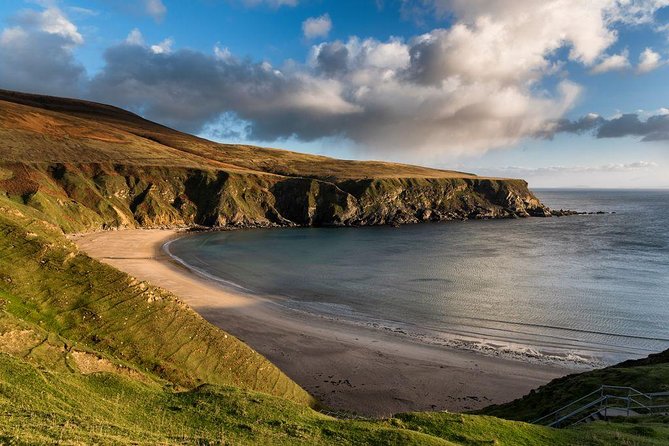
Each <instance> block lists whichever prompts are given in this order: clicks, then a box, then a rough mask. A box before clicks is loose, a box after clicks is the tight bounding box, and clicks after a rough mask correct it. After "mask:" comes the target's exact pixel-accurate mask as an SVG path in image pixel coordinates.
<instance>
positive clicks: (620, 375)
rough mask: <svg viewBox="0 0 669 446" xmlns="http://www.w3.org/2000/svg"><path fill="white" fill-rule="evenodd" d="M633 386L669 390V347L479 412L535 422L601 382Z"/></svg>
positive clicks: (558, 381) (553, 383)
mask: <svg viewBox="0 0 669 446" xmlns="http://www.w3.org/2000/svg"><path fill="white" fill-rule="evenodd" d="M603 384H604V385H609V386H625V387H632V388H634V389H636V390H638V391H640V392H649V393H651V392H669V350H667V351H664V352H662V353H657V354H654V355H650V356H649V357H648V358H645V359H639V360H632V361H625V362H623V363H620V364H617V365H615V366H612V367H606V368H603V369H598V370H593V371H591V372H585V373H578V374H573V375H568V376H564V377H562V378H557V379H555V380H553V381H551V382H550V383H548V384H546V385H545V386H542V387H539V388H538V389H537V390H533V391H531V392H530V393H529V394H528V395H526V396H524V397H523V398H520V399H518V400H515V401H512V402H510V403H507V404H501V405H495V406H490V407H488V408H486V409H483V410H482V411H479V412H478V413H483V414H487V415H494V416H497V417H501V418H506V419H510V420H522V421H532V420H535V419H537V418H539V417H541V416H543V415H546V414H548V413H551V412H552V411H554V410H557V409H559V408H560V407H562V406H564V405H566V404H568V403H570V402H571V401H573V400H575V399H577V398H580V397H582V396H585V395H587V394H588V393H590V392H593V391H595V390H597V389H598V388H599V387H600V386H601V385H603Z"/></svg>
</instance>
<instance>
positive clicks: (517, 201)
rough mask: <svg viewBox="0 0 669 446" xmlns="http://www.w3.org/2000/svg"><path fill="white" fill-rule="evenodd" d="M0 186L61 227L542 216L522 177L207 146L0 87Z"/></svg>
mask: <svg viewBox="0 0 669 446" xmlns="http://www.w3.org/2000/svg"><path fill="white" fill-rule="evenodd" d="M0 193H4V194H5V195H6V196H9V197H11V198H12V199H13V200H16V201H17V202H20V203H23V204H26V205H28V206H31V207H34V208H36V209H39V210H43V211H44V212H45V214H46V215H47V216H48V217H49V218H50V219H52V220H54V221H55V222H56V223H57V224H58V225H59V226H61V227H63V228H64V229H65V230H67V231H81V230H90V229H100V228H105V227H136V226H142V227H147V226H161V225H194V224H198V225H205V226H229V225H234V226H270V225H337V226H339V225H370V224H389V223H390V224H400V223H415V222H419V221H433V220H452V219H463V218H509V217H517V216H528V215H540V216H545V215H549V210H548V209H547V208H546V207H545V206H543V205H542V204H541V203H540V202H539V200H538V199H537V198H536V197H535V196H534V195H533V194H532V193H531V192H530V191H529V190H528V188H527V183H525V182H524V181H523V180H511V179H496V178H482V177H478V176H476V175H473V174H468V173H462V172H454V171H446V170H437V169H428V168H423V167H417V166H409V165H405V164H393V163H384V162H360V161H345V160H336V159H332V158H327V157H323V156H315V155H306V154H299V153H295V152H289V151H283V150H276V149H267V148H260V147H249V146H241V145H230V144H218V143H214V142H211V141H206V140H204V139H201V138H197V137H194V136H191V135H187V134H184V133H180V132H177V131H175V130H172V129H169V128H166V127H163V126H161V125H158V124H155V123H152V122H149V121H146V120H144V119H142V118H140V117H138V116H136V115H134V114H132V113H129V112H126V111H124V110H120V109H117V108H114V107H110V106H106V105H101V104H94V103H90V102H85V101H77V100H69V99H62V98H52V97H45V96H35V95H27V94H22V93H15V92H7V91H2V90H0Z"/></svg>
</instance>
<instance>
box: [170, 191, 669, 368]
mask: <svg viewBox="0 0 669 446" xmlns="http://www.w3.org/2000/svg"><path fill="white" fill-rule="evenodd" d="M537 195H538V196H539V197H540V198H541V199H542V201H543V202H544V203H545V204H546V205H548V206H549V207H551V208H554V209H560V208H564V209H573V210H578V211H586V212H595V211H604V212H607V213H606V214H599V215H578V216H570V217H559V218H557V217H552V218H527V219H517V220H491V221H466V222H459V221H458V222H445V223H428V224H419V225H408V226H403V227H400V228H392V227H366V228H294V229H269V230H240V231H229V232H215V233H202V234H197V235H193V236H189V237H185V238H182V239H179V240H177V241H176V242H173V243H172V244H171V245H170V252H171V253H172V254H174V255H175V256H177V257H179V258H180V259H181V260H183V261H184V262H185V263H187V264H188V265H190V266H192V267H193V268H195V269H197V270H200V271H202V272H204V273H206V274H208V275H210V276H213V277H216V278H219V279H221V281H222V282H223V283H227V284H229V285H231V286H236V287H238V288H239V289H242V290H245V291H247V292H252V293H257V294H261V295H263V296H269V297H270V299H272V300H273V301H274V302H276V303H278V304H280V305H283V306H285V307H288V308H290V309H292V310H295V311H300V312H306V313H311V314H313V315H315V316H318V317H324V318H329V319H334V320H338V321H340V323H341V324H358V325H365V326H368V327H369V328H370V329H374V330H384V331H390V332H393V333H395V334H397V336H406V337H407V338H411V339H410V340H412V341H419V342H427V343H431V344H439V345H445V346H451V347H456V348H465V349H474V350H478V351H481V352H483V353H485V354H490V355H501V356H510V357H516V358H519V359H524V360H531V361H565V362H568V363H572V364H583V365H586V366H590V365H599V364H609V363H613V362H617V361H620V360H623V359H628V358H637V357H642V356H646V355H648V354H649V353H653V352H658V351H662V350H664V349H667V348H669V191H666V190H665V191H660V190H655V191H651V190H643V191H642V190H635V191H629V190H617V191H612V190H539V191H537Z"/></svg>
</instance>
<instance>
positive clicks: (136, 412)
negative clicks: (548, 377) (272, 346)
mask: <svg viewBox="0 0 669 446" xmlns="http://www.w3.org/2000/svg"><path fill="white" fill-rule="evenodd" d="M39 364H40V362H38V361H35V360H34V359H33V358H28V359H19V358H15V357H12V356H9V355H6V354H3V353H0V420H2V422H0V444H2V443H6V444H53V443H54V442H59V443H60V444H82V445H83V444H199V445H202V444H207V445H209V444H268V445H269V444H272V445H274V444H276V445H291V444H305V445H321V444H322V445H358V444H369V445H387V444H397V445H453V444H458V445H472V446H473V445H477V446H478V445H487V444H495V445H509V446H511V445H513V446H521V445H527V446H531V445H555V446H560V445H602V446H604V445H611V444H629V445H661V444H666V442H667V441H669V425H667V423H666V420H662V419H654V420H651V421H648V422H645V423H643V424H639V423H613V424H612V423H609V424H604V423H594V424H592V425H588V426H585V427H583V428H579V429H564V430H556V429H549V428H544V427H540V426H533V425H529V424H525V423H520V422H512V421H506V420H501V419H498V418H493V417H485V416H473V415H461V414H449V413H410V414H400V415H397V416H396V417H394V418H391V419H386V420H338V419H335V418H332V417H329V416H326V415H323V414H320V413H318V412H315V411H313V410H312V409H310V408H308V407H305V406H302V405H298V404H296V403H294V402H291V401H288V400H285V399H281V398H278V397H273V396H269V395H267V394H263V393H257V392H252V391H244V390H240V389H239V388H234V387H225V386H213V385H203V386H199V387H197V388H195V389H192V390H188V391H182V392H175V391H174V390H173V389H171V388H169V386H165V385H163V386H161V385H160V384H158V383H153V382H149V383H145V382H139V381H137V380H132V379H129V378H128V377H125V376H123V375H118V374H113V373H94V374H89V375H82V374H79V373H76V372H68V371H64V370H61V371H53V370H50V369H46V368H44V367H40V365H39Z"/></svg>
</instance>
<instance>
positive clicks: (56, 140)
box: [0, 92, 669, 445]
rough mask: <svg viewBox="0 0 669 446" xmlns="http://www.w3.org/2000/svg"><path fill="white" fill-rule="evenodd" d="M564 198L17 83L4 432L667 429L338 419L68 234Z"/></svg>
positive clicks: (136, 436) (137, 439)
mask: <svg viewBox="0 0 669 446" xmlns="http://www.w3.org/2000/svg"><path fill="white" fill-rule="evenodd" d="M547 212H548V210H547V209H546V208H545V207H543V205H541V203H539V201H538V200H537V199H536V198H535V197H534V196H533V195H532V194H531V192H529V191H528V190H527V185H526V184H525V183H524V182H523V181H522V180H503V179H485V178H479V177H476V176H474V175H470V174H463V173H458V172H448V171H439V170H431V169H424V168H420V167H413V166H404V165H396V164H389V163H361V162H352V161H337V160H333V159H330V158H324V157H316V156H310V155H301V154H296V153H291V152H284V151H278V150H273V149H261V148H254V147H245V146H229V145H221V144H215V143H212V142H208V141H205V140H202V139H199V138H195V137H192V136H189V135H185V134H182V133H179V132H175V131H173V130H170V129H167V128H165V127H162V126H160V125H158V124H154V123H150V122H148V121H145V120H143V119H142V118H140V117H138V116H136V115H133V114H130V113H128V112H125V111H122V110H119V109H115V108H113V107H108V106H104V105H100V104H91V103H87V102H83V101H74V100H65V99H58V98H46V97H40V96H31V95H25V94H19V93H12V92H0V420H1V421H0V444H31V445H32V444H54V443H57V444H74V445H80V444H81V445H84V444H199V445H205V444H206V445H209V444H212V445H213V444H258V443H261V444H309V445H312V444H331V445H342V444H344V445H345V444H351V445H353V444H356V445H357V444H378V445H385V444H403V445H404V444H407V445H410V444H416V445H417V444H421V445H424V444H434V445H454V444H457V445H480V444H499V445H544V444H545V445H573V444H581V445H609V444H635V445H636V444H639V445H661V444H667V442H669V427H667V424H666V421H665V420H663V419H661V418H654V419H645V420H642V421H640V422H629V423H612V424H604V423H593V424H590V425H587V426H583V427H579V428H575V429H564V430H556V429H549V428H545V427H541V426H534V425H530V424H527V423H523V422H518V421H509V420H504V419H500V418H495V417H492V416H481V415H468V414H450V413H410V414H399V415H396V416H394V417H392V418H389V419H383V420H371V419H358V418H356V419H350V417H347V416H343V417H340V418H335V417H332V416H329V415H326V414H324V413H322V412H318V411H317V410H316V409H319V404H318V402H317V401H315V400H314V399H313V398H312V397H311V396H310V395H309V394H308V393H307V392H305V391H304V390H303V389H301V388H300V387H299V386H298V385H297V384H295V383H294V382H293V381H292V380H290V379H289V378H288V377H287V376H286V375H285V374H284V373H282V372H281V371H280V370H279V369H277V368H276V367H275V366H274V365H272V364H271V363H270V362H269V361H267V360H266V359H265V358H263V357H262V356H261V355H259V354H258V353H257V352H255V351H253V350H252V349H251V348H250V347H248V346H247V345H245V344H244V343H242V342H241V341H239V340H238V339H236V338H234V337H233V336H231V335H229V334H228V333H225V332H224V331H221V330H219V329H217V328H215V327H213V326H212V325H210V324H209V323H208V322H206V321H205V320H204V319H202V318H201V317H200V316H199V315H198V314H196V313H195V312H194V311H192V310H191V309H190V308H189V307H188V306H186V305H185V304H184V303H182V302H181V301H180V300H179V299H178V297H177V296H174V295H172V294H170V293H169V292H167V291H165V290H163V289H161V288H159V287H158V286H156V285H160V284H149V283H145V282H140V281H138V280H136V279H134V278H132V277H130V276H128V275H126V274H124V273H122V272H120V271H118V270H115V269H114V268H111V267H109V266H107V265H104V264H102V263H100V262H98V261H96V260H94V259H92V258H90V257H88V256H86V255H84V254H83V253H81V252H79V251H78V250H77V248H76V246H75V245H74V244H72V243H71V242H70V241H68V239H67V238H66V237H65V233H68V232H76V231H84V230H96V229H100V228H109V227H138V226H144V227H148V226H157V225H193V224H201V225H217V226H225V225H241V226H244V225H262V226H267V225H293V224H314V225H315V224H324V225H325V224H328V225H354V224H382V223H402V222H414V221H419V220H424V219H426V220H432V219H436V220H439V219H449V218H483V217H510V216H526V215H530V214H532V215H545V214H547ZM661 358H664V357H661ZM665 363H666V361H665V360H664V359H661V360H658V359H657V358H654V359H649V360H647V362H646V363H633V364H632V365H631V366H630V365H629V364H627V365H626V364H622V365H621V366H620V367H621V369H620V370H623V371H624V372H623V375H620V376H618V375H617V374H618V371H616V370H615V369H613V368H610V369H605V371H603V372H592V374H585V375H582V376H581V378H579V377H578V376H576V377H569V378H568V379H566V381H557V382H555V383H552V384H550V385H549V386H547V388H554V389H559V388H564V383H569V382H571V381H569V379H573V380H579V379H585V381H584V382H585V383H586V384H588V383H589V382H595V381H596V380H597V379H606V380H608V382H607V383H608V384H616V383H618V382H620V383H622V382H623V381H624V382H625V383H630V384H633V385H637V386H641V385H643V383H644V382H646V381H648V385H649V386H650V385H651V384H652V386H656V385H659V384H661V383H662V382H666V379H665V376H666V375H665V373H666V364H665ZM628 369H629V370H631V372H630V373H627V370H628ZM596 373H605V374H607V375H606V376H598V375H596ZM621 376H624V380H623V379H622V378H621ZM619 378H620V379H619ZM551 386H553V387H551ZM583 388H585V384H584V385H583ZM573 390H574V391H579V392H580V390H581V387H578V388H576V389H573ZM537 394H541V395H548V396H547V397H545V398H544V397H542V399H541V401H540V402H539V403H541V404H539V403H538V402H537V401H535V400H531V399H529V400H528V399H524V400H519V401H517V402H514V403H511V404H510V405H506V406H503V407H498V408H491V409H490V411H491V413H493V412H494V413H495V414H496V415H500V416H504V417H508V418H518V419H527V418H528V416H529V414H531V412H532V411H534V410H536V408H537V407H540V408H542V409H541V410H543V407H544V406H546V407H548V405H549V403H551V404H552V402H555V398H554V396H551V395H555V394H556V393H550V394H549V393H546V392H545V391H544V390H541V391H539V392H537ZM528 398H529V397H528ZM551 400H553V401H551ZM542 404H543V406H542Z"/></svg>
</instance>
